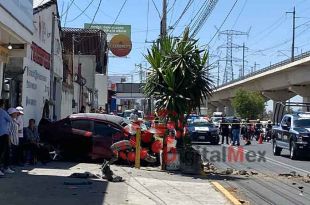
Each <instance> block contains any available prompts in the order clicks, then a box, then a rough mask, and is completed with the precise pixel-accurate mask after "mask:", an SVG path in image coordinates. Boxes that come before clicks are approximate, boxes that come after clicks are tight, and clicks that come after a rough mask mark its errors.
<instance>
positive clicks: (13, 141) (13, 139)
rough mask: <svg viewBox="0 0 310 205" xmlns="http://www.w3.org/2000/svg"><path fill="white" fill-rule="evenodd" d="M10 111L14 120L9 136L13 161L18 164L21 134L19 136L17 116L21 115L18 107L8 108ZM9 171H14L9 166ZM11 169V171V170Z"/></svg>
mask: <svg viewBox="0 0 310 205" xmlns="http://www.w3.org/2000/svg"><path fill="white" fill-rule="evenodd" d="M8 113H9V115H10V116H11V118H12V120H11V123H10V126H9V138H10V147H11V156H12V158H11V161H10V162H11V163H13V164H18V148H19V136H18V123H17V116H18V115H19V111H18V110H17V109H16V108H10V109H8ZM7 170H9V172H8V173H14V172H12V170H11V169H10V168H9V167H8V168H7ZM10 170H11V171H10Z"/></svg>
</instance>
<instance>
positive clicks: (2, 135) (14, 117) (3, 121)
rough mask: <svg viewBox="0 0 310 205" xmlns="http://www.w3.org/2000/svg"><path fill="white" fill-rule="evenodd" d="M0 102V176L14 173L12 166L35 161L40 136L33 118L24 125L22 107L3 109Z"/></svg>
mask: <svg viewBox="0 0 310 205" xmlns="http://www.w3.org/2000/svg"><path fill="white" fill-rule="evenodd" d="M0 103H1V104H0V125H1V126H0V176H4V175H5V174H12V173H14V170H13V168H12V167H13V166H23V165H24V164H25V163H28V164H35V163H36V162H37V159H38V157H39V155H40V153H39V152H40V137H39V133H38V129H37V127H36V122H35V120H34V119H30V120H29V122H28V126H27V127H24V122H23V115H24V110H23V107H21V106H18V107H16V108H9V109H8V110H5V109H4V108H3V102H1V101H0Z"/></svg>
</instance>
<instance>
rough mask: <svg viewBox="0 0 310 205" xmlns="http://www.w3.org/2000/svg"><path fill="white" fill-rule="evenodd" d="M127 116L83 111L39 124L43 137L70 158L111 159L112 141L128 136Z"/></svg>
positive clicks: (61, 153)
mask: <svg viewBox="0 0 310 205" xmlns="http://www.w3.org/2000/svg"><path fill="white" fill-rule="evenodd" d="M126 125H127V123H125V122H124V119H123V118H122V117H119V116H115V115H107V114H97V113H80V114H73V115H70V116H68V117H67V118H65V119H62V120H59V121H56V122H52V123H47V124H44V125H39V131H40V138H41V141H42V142H43V143H44V144H48V145H50V147H52V149H54V151H55V152H56V153H57V154H58V155H60V156H62V157H64V158H69V159H75V160H80V159H92V160H96V159H110V158H111V157H112V151H111V149H110V147H111V145H112V143H114V142H117V141H119V140H122V139H124V137H125V136H124V135H125V134H124V127H125V126H126Z"/></svg>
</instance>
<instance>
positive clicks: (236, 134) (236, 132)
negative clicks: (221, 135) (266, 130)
mask: <svg viewBox="0 0 310 205" xmlns="http://www.w3.org/2000/svg"><path fill="white" fill-rule="evenodd" d="M231 130H232V135H233V143H232V145H233V146H235V145H236V144H237V146H239V145H240V121H239V120H238V119H237V117H234V119H233V122H232V125H231Z"/></svg>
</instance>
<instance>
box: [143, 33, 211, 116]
mask: <svg viewBox="0 0 310 205" xmlns="http://www.w3.org/2000/svg"><path fill="white" fill-rule="evenodd" d="M188 34H189V30H188V29H185V31H184V34H183V37H182V38H181V39H175V38H172V37H171V36H167V37H165V38H163V39H161V40H160V41H159V43H158V44H154V45H153V46H152V48H151V49H150V50H148V53H147V55H145V58H146V60H147V61H148V62H149V63H150V65H151V72H150V75H149V76H148V78H147V80H146V84H145V86H144V93H145V95H146V96H148V97H151V96H152V97H153V98H155V100H156V105H155V109H156V111H159V110H167V111H168V113H172V112H174V113H177V116H170V117H171V118H176V117H181V116H183V115H184V114H185V113H189V112H190V111H192V110H193V109H196V108H199V109H200V105H201V102H203V100H204V99H205V98H207V96H209V95H210V94H211V92H212V88H213V82H212V80H211V79H210V77H209V76H208V75H207V73H208V68H207V67H206V63H207V59H208V54H207V52H204V53H203V54H201V52H200V51H199V48H198V46H197V41H196V40H191V39H189V35H188Z"/></svg>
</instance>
